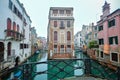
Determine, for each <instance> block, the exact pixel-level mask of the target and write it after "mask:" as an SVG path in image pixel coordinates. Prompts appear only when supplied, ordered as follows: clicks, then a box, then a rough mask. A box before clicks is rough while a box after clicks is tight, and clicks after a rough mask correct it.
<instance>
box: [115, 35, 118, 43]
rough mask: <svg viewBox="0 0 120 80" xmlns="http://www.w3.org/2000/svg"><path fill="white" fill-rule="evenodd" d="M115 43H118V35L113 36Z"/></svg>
mask: <svg viewBox="0 0 120 80" xmlns="http://www.w3.org/2000/svg"><path fill="white" fill-rule="evenodd" d="M115 44H118V37H117V36H115Z"/></svg>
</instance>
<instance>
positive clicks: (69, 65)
mask: <svg viewBox="0 0 120 80" xmlns="http://www.w3.org/2000/svg"><path fill="white" fill-rule="evenodd" d="M81 60H82V61H83V62H84V64H85V66H84V65H79V66H75V65H77V64H78V62H79V61H81ZM38 64H47V68H48V69H47V70H44V71H36V65H38ZM16 69H17V70H18V71H21V73H22V74H21V75H20V76H22V77H21V80H34V77H35V76H36V75H41V74H47V75H48V80H54V79H64V78H66V77H72V76H74V71H75V70H78V69H83V70H84V71H85V73H86V74H90V59H53V60H47V61H44V62H30V63H25V64H23V65H20V66H16V67H14V68H12V69H10V70H7V72H10V71H11V70H13V71H14V70H16ZM0 76H2V74H0ZM20 76H18V77H20Z"/></svg>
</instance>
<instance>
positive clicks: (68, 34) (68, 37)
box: [67, 31, 71, 40]
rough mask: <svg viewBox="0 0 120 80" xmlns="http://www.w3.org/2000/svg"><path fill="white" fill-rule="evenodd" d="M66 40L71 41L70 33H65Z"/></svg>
mask: <svg viewBox="0 0 120 80" xmlns="http://www.w3.org/2000/svg"><path fill="white" fill-rule="evenodd" d="M67 40H71V33H70V31H68V32H67Z"/></svg>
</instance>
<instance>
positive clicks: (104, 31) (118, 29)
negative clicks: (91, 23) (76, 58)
mask: <svg viewBox="0 0 120 80" xmlns="http://www.w3.org/2000/svg"><path fill="white" fill-rule="evenodd" d="M100 17H101V19H100V21H98V22H97V25H98V29H99V31H98V40H99V53H98V56H97V58H98V60H99V61H101V63H103V64H105V65H107V66H108V67H110V68H112V69H116V67H117V66H120V9H117V10H115V11H114V12H112V13H110V6H109V4H108V3H107V2H105V4H104V5H103V15H101V16H100ZM106 63H107V64H106Z"/></svg>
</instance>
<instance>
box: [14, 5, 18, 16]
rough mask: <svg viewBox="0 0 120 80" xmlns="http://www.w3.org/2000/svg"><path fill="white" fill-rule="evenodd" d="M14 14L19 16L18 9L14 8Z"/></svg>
mask: <svg viewBox="0 0 120 80" xmlns="http://www.w3.org/2000/svg"><path fill="white" fill-rule="evenodd" d="M14 13H15V14H17V8H16V7H15V6H14Z"/></svg>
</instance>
